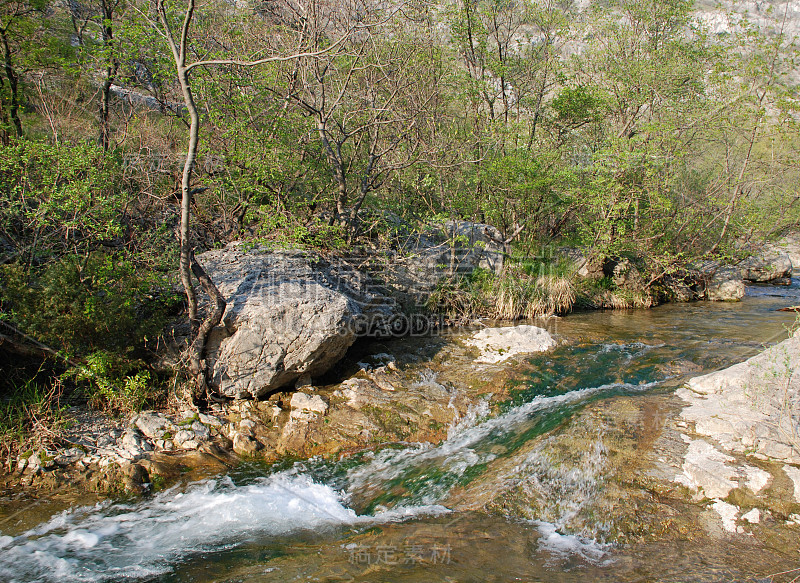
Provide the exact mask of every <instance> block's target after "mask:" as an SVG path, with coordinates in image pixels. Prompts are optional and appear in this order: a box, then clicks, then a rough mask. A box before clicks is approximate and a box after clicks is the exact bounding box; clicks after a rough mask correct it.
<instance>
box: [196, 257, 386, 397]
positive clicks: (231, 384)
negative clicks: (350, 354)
mask: <svg viewBox="0 0 800 583" xmlns="http://www.w3.org/2000/svg"><path fill="white" fill-rule="evenodd" d="M198 260H199V261H200V263H201V264H202V265H204V266H205V269H206V271H207V272H208V274H209V275H210V276H211V278H212V279H213V280H214V282H215V283H216V285H217V287H218V288H219V290H220V292H221V293H222V295H223V296H224V297H225V300H226V301H227V302H228V307H227V309H226V311H225V315H224V317H223V322H222V326H220V327H218V328H217V329H216V330H214V332H213V333H212V334H211V336H210V337H209V341H208V357H209V364H210V368H211V371H212V383H213V384H214V385H215V386H216V387H218V390H219V391H220V393H222V394H224V395H226V396H229V397H236V398H244V397H249V396H253V397H258V396H261V395H263V394H265V393H268V392H270V391H272V390H275V389H277V388H279V387H282V386H285V385H288V384H291V383H294V382H295V381H297V380H298V379H300V378H301V377H308V376H311V377H314V376H317V375H320V374H323V373H325V372H326V371H327V370H328V369H330V368H331V367H332V366H333V365H334V364H336V363H337V362H338V361H339V360H340V359H341V358H342V356H344V354H345V352H346V351H347V349H348V348H349V347H350V345H352V344H353V342H354V341H355V339H356V337H357V336H358V335H359V334H360V333H370V332H371V331H373V330H374V328H375V327H376V326H378V327H380V326H381V325H385V324H386V322H388V321H389V320H390V319H391V318H392V317H393V316H395V315H396V308H395V305H394V303H393V302H392V301H391V300H390V299H389V298H387V297H385V296H383V295H381V294H380V293H377V292H375V291H374V290H373V288H372V286H371V283H370V281H369V280H368V278H366V276H365V275H364V274H362V273H359V272H358V271H356V270H354V269H353V268H352V267H350V266H348V265H346V264H345V263H343V262H337V261H335V260H330V261H328V260H324V259H322V258H321V257H319V256H317V255H315V254H312V253H306V252H303V251H292V250H290V251H280V252H270V251H269V250H266V249H261V248H256V249H250V248H248V247H246V246H245V245H243V244H240V243H232V244H230V245H228V246H227V247H226V248H225V249H222V250H218V251H209V252H207V253H204V254H202V255H201V256H200V257H198Z"/></svg>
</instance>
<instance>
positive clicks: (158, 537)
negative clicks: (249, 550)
mask: <svg viewBox="0 0 800 583" xmlns="http://www.w3.org/2000/svg"><path fill="white" fill-rule="evenodd" d="M654 384H655V383H648V384H642V385H629V384H624V383H617V384H610V385H603V386H600V387H593V388H587V389H582V390H577V391H572V392H568V393H564V394H561V395H556V396H550V397H537V398H535V399H533V400H532V401H530V402H528V403H524V404H522V405H520V406H517V407H514V408H512V409H511V410H509V411H507V412H505V413H504V414H502V415H500V416H498V417H495V418H489V419H486V417H485V416H486V414H488V408H487V407H486V406H485V405H484V406H482V407H478V408H476V410H475V412H474V414H472V415H468V416H466V417H465V418H464V419H462V420H461V421H460V423H458V424H457V425H455V426H454V427H453V428H451V431H450V435H449V436H448V438H447V439H446V440H445V441H444V442H443V443H442V444H440V445H439V446H437V447H431V446H425V445H418V446H410V447H407V448H405V449H402V450H384V451H382V452H380V453H378V454H376V455H374V456H373V457H372V458H371V459H367V460H366V461H365V463H363V464H360V465H359V466H357V467H355V468H353V469H351V470H350V471H349V472H348V474H347V479H346V486H345V488H344V491H343V492H339V491H336V490H335V489H334V488H332V487H330V486H329V485H326V484H322V483H318V482H315V481H313V480H312V479H311V478H310V477H309V476H308V475H305V474H304V473H302V467H303V466H298V469H295V470H289V471H284V472H280V473H277V474H273V475H271V476H268V477H265V478H260V479H258V480H255V481H254V482H252V483H249V484H246V485H236V484H235V483H234V482H233V481H232V480H231V479H230V478H228V477H226V478H222V479H218V480H208V481H205V482H201V483H198V484H194V485H192V486H190V487H189V488H188V489H186V490H185V491H178V490H176V489H172V490H168V491H165V492H162V493H160V494H158V495H156V496H154V497H153V498H151V499H149V500H145V501H142V502H139V503H137V504H129V505H126V504H112V503H104V504H100V505H97V506H94V507H85V508H78V509H73V510H71V511H67V512H64V513H62V514H59V515H58V516H56V517H55V518H53V519H51V520H50V521H48V522H47V523H45V524H42V525H40V526H38V527H37V528H35V529H32V530H30V531H28V532H26V533H24V534H22V535H20V536H18V537H14V538H12V537H8V536H2V535H0V580H2V581H5V582H8V583H28V582H30V581H59V582H61V581H65V582H70V581H86V582H101V581H115V580H120V579H142V578H146V577H153V576H156V575H159V574H162V573H165V572H169V571H170V570H171V569H172V568H173V567H174V566H175V565H176V564H177V563H179V562H180V561H181V560H184V559H185V558H186V557H188V556H191V555H193V554H197V553H203V552H211V551H219V550H225V549H231V548H235V547H236V546H238V545H241V544H243V543H245V542H247V541H249V540H255V539H260V538H263V537H270V536H276V537H280V536H286V535H290V534H292V533H295V532H299V531H303V530H313V531H316V532H319V531H320V530H323V529H326V528H333V529H335V528H348V527H357V526H360V525H367V524H374V523H385V522H389V521H397V520H405V519H407V518H413V517H419V516H425V515H435V514H440V513H446V512H448V510H447V509H446V508H444V507H442V506H440V505H439V504H440V503H441V501H442V500H444V499H445V497H446V496H447V495H448V493H449V491H450V489H451V488H452V486H453V485H454V483H455V482H456V481H457V479H458V478H460V477H461V476H463V475H464V474H465V473H466V472H467V471H468V470H470V469H471V468H474V467H476V466H477V465H479V464H484V463H487V462H489V461H491V460H492V459H494V458H495V457H496V454H494V453H492V452H491V451H489V449H487V447H485V446H486V444H487V443H489V444H491V443H496V442H497V441H498V440H502V439H503V438H504V437H506V436H508V435H511V434H513V432H515V431H516V432H518V431H520V430H521V428H524V426H525V423H526V422H528V421H529V420H530V419H531V418H532V416H533V415H534V414H536V413H538V412H541V411H545V410H551V409H556V408H558V407H561V406H565V405H570V404H573V403H578V402H580V401H583V400H585V399H587V398H589V397H590V396H592V395H595V394H597V393H603V392H608V391H611V390H615V389H627V390H646V389H648V388H650V387H651V386H653V385H654ZM428 470H430V472H431V475H428V473H427V472H428ZM393 480H397V481H399V482H400V483H402V484H405V483H406V482H416V483H417V484H418V486H419V490H418V491H417V492H416V493H415V494H413V495H411V493H410V494H409V495H407V496H400V497H399V499H398V498H397V497H396V498H395V499H394V500H392V504H393V507H392V508H391V509H390V510H386V509H385V508H384V506H382V505H376V510H378V511H377V512H375V513H374V514H373V515H366V516H365V515H358V514H357V513H356V512H355V511H354V510H352V509H351V508H348V507H347V505H346V504H347V502H348V500H350V499H351V497H352V496H353V494H354V493H358V494H359V496H361V497H362V498H366V499H369V498H370V497H371V496H373V495H378V494H384V493H385V492H387V491H388V490H389V487H387V485H388V483H389V482H392V481H393ZM545 524H546V523H541V524H540V530H541V529H542V528H549V527H545V526H543V525H545ZM555 528H556V525H554V526H553V530H552V532H550V531H549V530H548V531H547V532H544V531H543V534H544V535H545V541H551V542H554V541H556V539H557V536H556V535H557V533H556V531H555ZM565 540H566V539H565ZM562 542H564V541H562Z"/></svg>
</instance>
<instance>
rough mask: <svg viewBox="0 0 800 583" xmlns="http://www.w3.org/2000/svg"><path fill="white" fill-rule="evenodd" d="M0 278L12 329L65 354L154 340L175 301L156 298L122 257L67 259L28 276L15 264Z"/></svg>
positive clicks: (148, 278) (149, 280)
mask: <svg viewBox="0 0 800 583" xmlns="http://www.w3.org/2000/svg"><path fill="white" fill-rule="evenodd" d="M0 272H1V273H2V275H3V284H2V288H1V289H0V291H1V292H2V300H3V307H4V309H5V310H6V311H10V314H11V317H12V320H13V322H14V323H15V325H16V326H17V327H19V328H21V329H22V330H23V331H24V332H26V333H27V334H30V335H32V336H34V337H36V338H37V339H38V340H39V341H41V342H44V343H46V344H49V345H52V346H53V347H55V348H57V349H59V350H62V351H66V352H67V353H70V354H81V353H84V352H86V351H92V350H94V349H96V348H98V347H104V348H116V349H118V350H124V349H126V348H128V347H131V346H136V345H139V344H141V343H143V342H145V341H146V340H147V339H148V338H154V337H155V336H157V335H159V334H160V333H161V330H162V329H163V327H164V324H165V321H166V318H167V316H168V314H169V312H170V310H171V309H173V308H174V306H175V305H176V303H178V302H179V301H180V299H179V297H178V296H177V295H176V294H175V293H174V292H171V291H168V292H164V293H163V294H161V296H162V297H156V296H155V295H154V293H153V290H154V289H157V284H158V283H159V282H158V281H156V280H155V279H154V278H153V276H152V275H150V274H140V273H138V272H137V269H136V266H135V265H134V264H133V263H132V262H131V261H129V260H127V259H125V257H124V256H123V255H122V254H108V253H103V252H92V253H89V254H88V255H86V256H85V257H82V256H78V255H74V254H73V255H67V256H64V257H62V258H60V259H59V260H55V261H53V262H51V263H49V264H48V265H47V266H46V267H43V268H42V269H39V270H35V271H34V272H32V273H28V272H27V269H26V267H25V266H23V265H19V264H12V265H6V266H3V267H2V271H0Z"/></svg>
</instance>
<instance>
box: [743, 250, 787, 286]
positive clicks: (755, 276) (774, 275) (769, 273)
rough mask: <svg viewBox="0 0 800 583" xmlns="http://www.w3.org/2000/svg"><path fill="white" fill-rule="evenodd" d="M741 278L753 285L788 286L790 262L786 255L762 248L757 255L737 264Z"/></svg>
mask: <svg viewBox="0 0 800 583" xmlns="http://www.w3.org/2000/svg"><path fill="white" fill-rule="evenodd" d="M739 268H740V269H741V270H742V277H743V278H744V279H746V280H747V281H752V282H755V283H780V284H788V283H790V282H791V277H792V260H791V259H789V256H788V255H787V254H786V253H782V252H779V251H775V250H772V249H769V248H764V249H763V250H762V251H761V252H759V253H758V254H757V255H754V256H752V257H750V258H749V259H746V260H744V261H743V262H741V263H740V264H739Z"/></svg>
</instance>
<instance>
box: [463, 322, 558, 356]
mask: <svg viewBox="0 0 800 583" xmlns="http://www.w3.org/2000/svg"><path fill="white" fill-rule="evenodd" d="M464 343H465V344H466V345H467V346H472V347H474V348H477V349H478V350H480V352H481V355H480V356H479V357H478V359H477V360H476V362H480V363H488V364H494V363H498V362H502V361H504V360H507V359H509V358H512V357H514V356H517V355H520V354H526V353H531V352H543V351H545V350H548V349H550V348H553V347H554V346H555V345H556V341H555V340H554V339H553V337H552V336H551V335H550V333H549V332H548V331H547V330H545V329H544V328H539V327H538V326H529V325H522V326H508V327H502V328H484V329H483V330H481V331H479V332H476V333H475V334H473V335H472V336H471V337H469V338H467V339H466V340H465V341H464Z"/></svg>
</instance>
